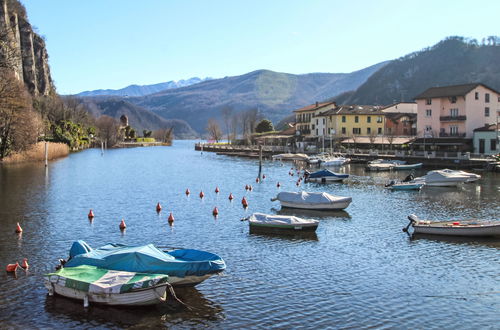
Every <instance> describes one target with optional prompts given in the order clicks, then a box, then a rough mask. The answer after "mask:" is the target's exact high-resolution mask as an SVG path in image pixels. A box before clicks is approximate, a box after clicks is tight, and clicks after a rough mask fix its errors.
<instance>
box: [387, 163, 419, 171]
mask: <svg viewBox="0 0 500 330" xmlns="http://www.w3.org/2000/svg"><path fill="white" fill-rule="evenodd" d="M422 165H423V164H422V163H418V164H411V165H394V167H393V169H394V170H395V171H405V170H415V169H418V168H421V167H422Z"/></svg>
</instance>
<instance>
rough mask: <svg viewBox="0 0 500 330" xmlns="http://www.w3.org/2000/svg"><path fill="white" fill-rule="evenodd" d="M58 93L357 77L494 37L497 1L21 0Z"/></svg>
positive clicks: (496, 23)
mask: <svg viewBox="0 0 500 330" xmlns="http://www.w3.org/2000/svg"><path fill="white" fill-rule="evenodd" d="M21 1H22V3H23V4H24V5H25V6H26V9H27V11H28V17H29V19H30V22H31V24H32V25H34V26H36V27H37V28H38V32H39V33H40V34H41V35H43V36H44V37H45V38H46V42H47V48H48V52H49V57H50V60H49V62H50V65H51V70H52V76H53V79H54V80H55V83H56V87H57V90H58V92H59V93H61V94H73V93H78V92H81V91H84V90H93V89H101V88H103V89H105V88H112V89H117V88H122V87H125V86H127V85H130V84H140V85H143V84H153V83H159V82H165V81H170V80H179V79H187V78H191V77H195V76H197V77H201V78H203V77H213V78H221V77H224V76H234V75H240V74H244V73H247V72H250V71H254V70H258V69H269V70H273V71H279V72H287V73H295V74H301V73H309V72H352V71H355V70H359V69H362V68H365V67H367V66H370V65H373V64H376V63H378V62H381V61H385V60H390V59H395V58H398V57H400V56H403V55H406V54H408V53H411V52H413V51H417V50H421V49H422V48H425V47H428V46H432V45H434V44H435V43H437V42H439V41H440V40H442V39H444V38H445V37H447V36H452V35H459V36H464V37H470V38H476V39H478V40H480V39H481V38H483V37H486V36H488V35H495V34H498V13H499V12H500V1H498V0H484V1H480V2H478V3H475V2H471V1H460V0H455V1H448V0H442V1H436V0H432V1H427V0H419V1H403V0H378V1H376V0H373V1H368V0H367V1H355V0H351V1H345V0H344V1H337V0H303V1H295V0H267V1H261V0H252V1H243V0H206V1H202V0H196V1H195V0H142V1H137V0H43V1H42V0H21Z"/></svg>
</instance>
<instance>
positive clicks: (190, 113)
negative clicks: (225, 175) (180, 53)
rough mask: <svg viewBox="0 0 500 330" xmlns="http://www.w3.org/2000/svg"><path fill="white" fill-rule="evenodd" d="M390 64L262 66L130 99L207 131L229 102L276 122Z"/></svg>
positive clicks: (239, 109)
mask: <svg viewBox="0 0 500 330" xmlns="http://www.w3.org/2000/svg"><path fill="white" fill-rule="evenodd" d="M385 64H386V63H385V62H384V63H379V64H376V65H373V66H371V67H369V68H366V69H363V70H360V71H356V72H352V73H309V74H303V75H294V74H288V73H279V72H273V71H269V70H258V71H253V72H250V73H247V74H244V75H241V76H234V77H225V78H222V79H213V80H209V81H204V82H201V83H198V84H195V85H191V86H188V87H182V88H176V89H169V90H165V91H162V92H159V93H156V94H151V95H146V96H142V97H132V98H128V99H127V101H130V102H132V103H134V104H136V105H139V106H141V107H143V108H146V109H148V110H151V111H153V112H155V113H156V114H158V115H160V116H162V117H164V118H175V119H182V120H185V121H187V122H188V123H189V124H190V125H191V126H192V127H193V129H194V130H196V131H197V132H199V133H205V132H204V131H205V127H206V124H207V121H208V119H209V118H216V119H220V118H221V114H220V110H221V109H222V108H223V107H225V106H229V107H232V108H233V109H234V112H239V111H243V110H247V109H250V108H257V109H258V110H259V113H260V115H261V116H263V117H266V118H268V119H270V120H272V121H273V122H277V121H279V120H280V119H282V118H283V117H285V116H287V115H289V114H290V113H291V111H292V110H294V109H297V108H300V107H302V106H304V105H307V104H310V103H314V102H315V101H321V100H324V99H325V98H328V97H331V96H333V95H337V94H339V93H342V92H345V91H349V90H353V89H356V88H357V87H358V86H360V85H361V84H362V83H363V82H365V81H366V79H368V77H370V76H371V75H372V74H373V73H374V72H376V71H377V70H378V69H380V68H381V67H383V66H384V65H385Z"/></svg>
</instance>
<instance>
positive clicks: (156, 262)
mask: <svg viewBox="0 0 500 330" xmlns="http://www.w3.org/2000/svg"><path fill="white" fill-rule="evenodd" d="M80 265H91V266H96V267H100V268H104V269H112V270H119V271H128V272H140V273H155V274H165V275H168V276H169V277H168V282H169V283H170V284H172V285H173V286H194V285H197V284H199V283H201V282H203V281H204V280H206V279H207V278H209V277H211V276H213V275H215V274H218V273H220V272H222V271H224V269H225V268H226V263H225V262H224V260H223V259H222V258H221V257H219V256H218V255H216V254H214V253H210V252H206V251H201V250H194V249H176V250H172V251H161V250H159V249H158V248H156V247H155V246H154V245H152V244H148V245H142V246H127V245H123V244H107V245H105V246H102V247H100V248H97V249H92V248H91V247H90V246H88V244H87V243H85V242H83V241H77V242H74V243H73V245H72V247H71V250H70V258H69V260H68V261H67V262H66V263H65V267H76V266H80Z"/></svg>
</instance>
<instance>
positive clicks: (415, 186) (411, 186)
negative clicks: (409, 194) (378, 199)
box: [385, 182, 425, 190]
mask: <svg viewBox="0 0 500 330" xmlns="http://www.w3.org/2000/svg"><path fill="white" fill-rule="evenodd" d="M424 185H425V184H424V183H418V182H391V183H389V184H387V185H386V186H385V187H386V188H387V189H391V190H420V189H422V187H423V186H424Z"/></svg>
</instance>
